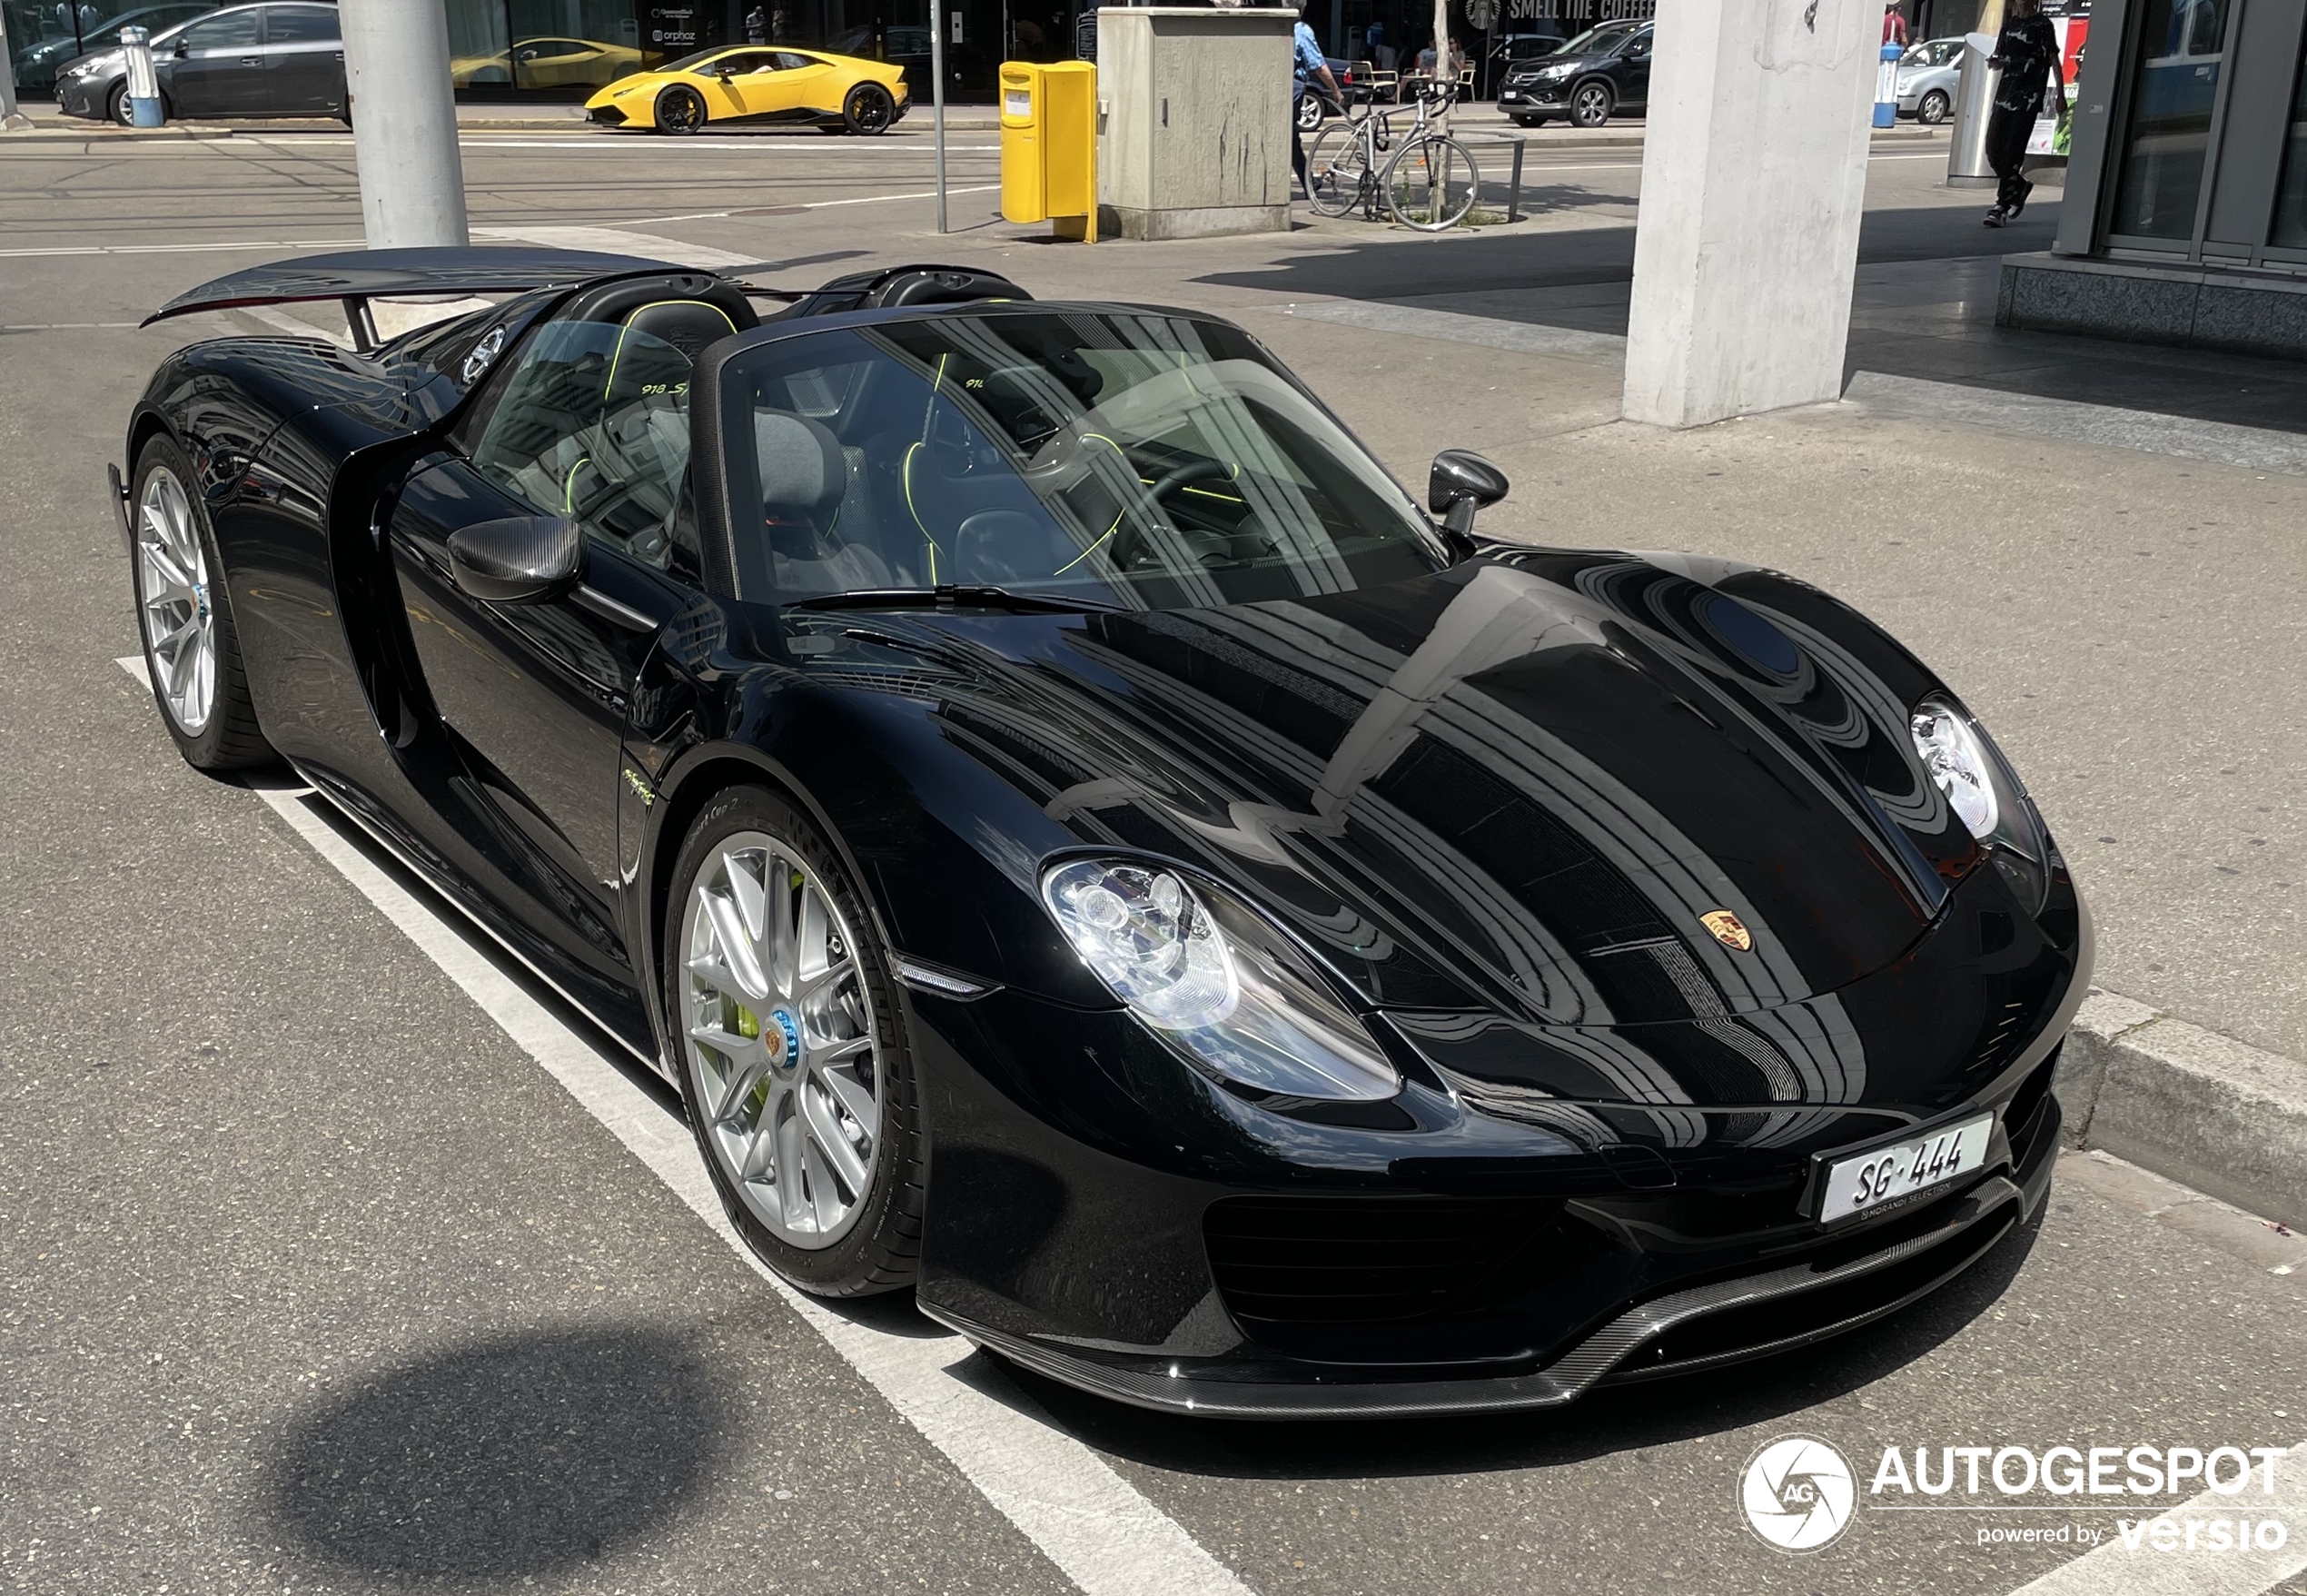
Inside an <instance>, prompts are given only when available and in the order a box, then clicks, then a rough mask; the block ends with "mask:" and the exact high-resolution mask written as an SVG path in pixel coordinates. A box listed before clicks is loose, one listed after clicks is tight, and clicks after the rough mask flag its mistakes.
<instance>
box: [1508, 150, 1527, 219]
mask: <svg viewBox="0 0 2307 1596" xmlns="http://www.w3.org/2000/svg"><path fill="white" fill-rule="evenodd" d="M1529 148H1530V145H1529V144H1526V143H1524V142H1523V141H1522V140H1520V139H1516V140H1515V141H1514V185H1513V187H1512V188H1511V189H1510V190H1509V191H1508V192H1507V195H1506V220H1508V221H1509V222H1520V220H1521V219H1522V154H1523V152H1525V151H1527V150H1528V149H1529Z"/></svg>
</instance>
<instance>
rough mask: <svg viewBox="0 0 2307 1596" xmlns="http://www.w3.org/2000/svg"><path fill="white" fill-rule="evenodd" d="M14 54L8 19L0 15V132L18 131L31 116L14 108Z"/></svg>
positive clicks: (28, 121) (27, 125)
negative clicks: (10, 44) (9, 35)
mask: <svg viewBox="0 0 2307 1596" xmlns="http://www.w3.org/2000/svg"><path fill="white" fill-rule="evenodd" d="M15 59H16V58H15V53H14V52H13V51H11V50H10V48H9V47H8V19H7V18H6V17H5V16H4V15H0V133H20V132H22V131H23V130H24V129H25V128H27V127H30V126H31V125H32V118H31V117H29V116H26V115H25V114H24V113H23V112H21V111H19V110H17V109H16V74H15Z"/></svg>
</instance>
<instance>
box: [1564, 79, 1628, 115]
mask: <svg viewBox="0 0 2307 1596" xmlns="http://www.w3.org/2000/svg"><path fill="white" fill-rule="evenodd" d="M1617 109H1618V96H1617V95H1616V94H1612V93H1611V92H1610V85H1609V84H1606V83H1604V82H1603V81H1602V80H1601V79H1600V78H1592V79H1589V80H1588V81H1587V82H1585V83H1582V84H1579V85H1578V87H1577V88H1576V89H1574V90H1572V91H1571V94H1570V125H1571V126H1572V127H1599V126H1601V125H1602V124H1604V123H1606V122H1608V121H1609V119H1610V113H1611V112H1613V111H1615V110H1617Z"/></svg>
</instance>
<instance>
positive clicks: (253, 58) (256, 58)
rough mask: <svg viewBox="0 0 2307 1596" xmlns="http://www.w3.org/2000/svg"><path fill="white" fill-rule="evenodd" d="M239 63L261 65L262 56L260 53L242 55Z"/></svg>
mask: <svg viewBox="0 0 2307 1596" xmlns="http://www.w3.org/2000/svg"><path fill="white" fill-rule="evenodd" d="M241 64H242V65H243V66H262V65H263V64H264V57H263V56H262V55H243V56H242V57H241Z"/></svg>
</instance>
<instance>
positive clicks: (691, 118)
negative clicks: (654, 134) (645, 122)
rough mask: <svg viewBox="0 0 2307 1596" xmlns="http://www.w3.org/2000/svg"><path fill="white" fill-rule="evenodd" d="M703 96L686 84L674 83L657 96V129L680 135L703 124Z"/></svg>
mask: <svg viewBox="0 0 2307 1596" xmlns="http://www.w3.org/2000/svg"><path fill="white" fill-rule="evenodd" d="M705 120H706V110H705V96H704V95H702V94H698V92H697V91H696V90H695V89H693V88H690V87H689V86H688V84H674V85H673V86H672V87H671V88H669V89H667V90H666V91H665V92H664V93H663V94H658V96H657V131H658V132H659V133H666V134H673V135H674V136H675V137H681V136H684V135H686V134H692V133H695V132H696V131H697V130H698V129H699V128H701V127H703V126H704V125H705Z"/></svg>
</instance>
